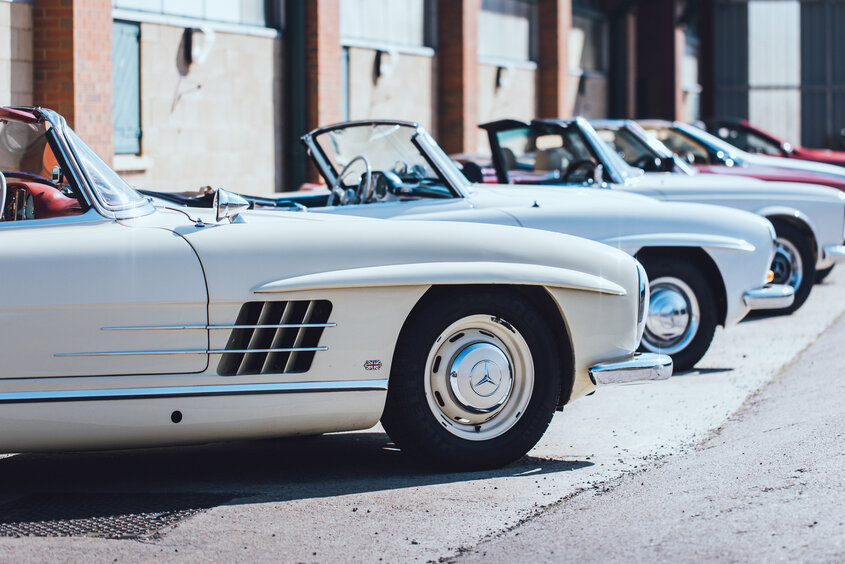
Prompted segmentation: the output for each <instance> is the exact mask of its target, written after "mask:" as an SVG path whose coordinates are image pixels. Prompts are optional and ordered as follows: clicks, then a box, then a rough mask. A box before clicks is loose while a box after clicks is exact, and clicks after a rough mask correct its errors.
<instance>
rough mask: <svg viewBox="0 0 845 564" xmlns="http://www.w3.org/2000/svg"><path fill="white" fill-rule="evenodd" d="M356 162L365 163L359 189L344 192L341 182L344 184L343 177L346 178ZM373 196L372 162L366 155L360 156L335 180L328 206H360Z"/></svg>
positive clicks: (347, 164) (348, 164)
mask: <svg viewBox="0 0 845 564" xmlns="http://www.w3.org/2000/svg"><path fill="white" fill-rule="evenodd" d="M356 161H362V162H363V163H364V175H363V177H362V178H361V181H360V182H359V183H358V188H357V189H355V190H353V189H352V188H350V189H349V190H344V189H343V188H341V187H340V184H341V182H343V177H345V176H346V175H347V174H348V173H349V169H350V168H351V167H352V165H353V164H355V162H356ZM372 195H373V171H372V169H371V168H370V161H368V160H367V157H365V156H364V155H358V156H357V157H355V158H354V159H352V160H351V161H349V162H348V163H346V166H344V167H343V169H342V170H341V171H340V174H338V175H337V177H336V178H335V179H334V182H332V185H331V187H330V188H329V201H328V205H330V206H345V205H347V204H360V203H365V202H367V201H368V200H369V199H370V198H371V197H372Z"/></svg>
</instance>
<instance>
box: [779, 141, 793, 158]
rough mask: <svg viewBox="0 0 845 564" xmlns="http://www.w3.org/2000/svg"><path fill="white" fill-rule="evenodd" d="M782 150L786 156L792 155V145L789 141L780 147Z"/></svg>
mask: <svg viewBox="0 0 845 564" xmlns="http://www.w3.org/2000/svg"><path fill="white" fill-rule="evenodd" d="M780 150H781V151H783V154H784V155H786V156H789V155H791V154H792V143H789V142H788V141H784V142H783V143H782V144H781V146H780Z"/></svg>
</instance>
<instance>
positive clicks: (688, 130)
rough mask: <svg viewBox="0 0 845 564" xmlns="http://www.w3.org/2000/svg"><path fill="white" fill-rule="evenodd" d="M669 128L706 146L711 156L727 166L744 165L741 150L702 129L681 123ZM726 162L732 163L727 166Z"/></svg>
mask: <svg viewBox="0 0 845 564" xmlns="http://www.w3.org/2000/svg"><path fill="white" fill-rule="evenodd" d="M669 128H670V129H674V130H675V131H678V132H679V133H681V134H682V135H686V136H687V137H690V138H692V139H694V140H696V141H698V142H699V143H702V144H704V145H706V146H707V148H708V149H710V150H711V151H712V152H713V155H714V156H715V157H716V158H717V159H719V160H720V161H722V163H724V164H725V165H727V166H733V165H738V166H742V165H743V164H745V160H744V159H743V158H742V153H743V152H744V151H743V150H742V149H740V148H738V147H734V146H733V145H731V144H730V143H728V142H727V141H724V140H722V139H719V138H718V137H716V136H715V135H713V134H711V133H708V132H706V131H704V130H703V129H699V128H698V127H695V126H693V125H689V124H686V123H681V122H675V123H673V124H671V125H670V126H669ZM727 161H733V163H732V164H728V162H727Z"/></svg>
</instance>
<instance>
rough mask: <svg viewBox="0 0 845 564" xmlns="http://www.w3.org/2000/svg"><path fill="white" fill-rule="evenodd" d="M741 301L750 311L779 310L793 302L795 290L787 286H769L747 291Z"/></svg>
mask: <svg viewBox="0 0 845 564" xmlns="http://www.w3.org/2000/svg"><path fill="white" fill-rule="evenodd" d="M743 301H745V305H747V306H748V307H749V308H750V309H752V310H754V309H780V308H784V307H789V306H791V305H792V302H793V301H795V288H793V287H792V286H789V285H787V284H770V285H768V286H763V287H762V288H754V289H753V290H748V291H747V292H745V294H744V295H743Z"/></svg>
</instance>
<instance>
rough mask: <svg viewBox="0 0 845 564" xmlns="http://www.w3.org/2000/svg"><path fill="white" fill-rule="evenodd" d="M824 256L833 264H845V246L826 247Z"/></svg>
mask: <svg viewBox="0 0 845 564" xmlns="http://www.w3.org/2000/svg"><path fill="white" fill-rule="evenodd" d="M824 256H825V258H828V259H830V260H832V261H833V262H845V245H825V247H824Z"/></svg>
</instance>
